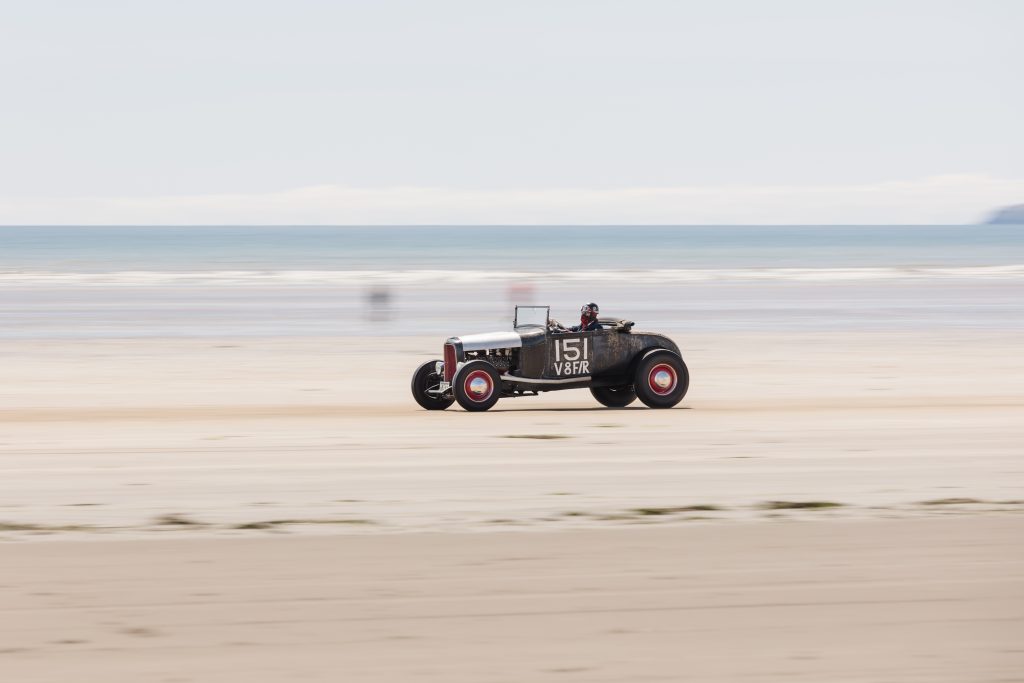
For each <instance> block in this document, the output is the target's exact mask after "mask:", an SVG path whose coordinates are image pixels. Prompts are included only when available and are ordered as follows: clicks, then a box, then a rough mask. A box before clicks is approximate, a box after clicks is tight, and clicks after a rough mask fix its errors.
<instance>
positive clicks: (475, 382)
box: [462, 370, 494, 403]
mask: <svg viewBox="0 0 1024 683" xmlns="http://www.w3.org/2000/svg"><path fill="white" fill-rule="evenodd" d="M462 389H463V391H464V392H465V394H466V396H468V397H469V400H470V401H473V402H474V403H482V402H484V401H486V400H487V399H489V398H490V397H491V394H493V393H494V382H493V381H492V380H491V375H490V373H488V372H487V371H486V370H474V371H473V372H471V373H469V374H468V375H466V379H465V380H463V382H462Z"/></svg>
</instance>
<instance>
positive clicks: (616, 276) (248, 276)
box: [0, 264, 1024, 287]
mask: <svg viewBox="0 0 1024 683" xmlns="http://www.w3.org/2000/svg"><path fill="white" fill-rule="evenodd" d="M925 279H959V280H1020V279H1024V264H1021V265H1002V266H961V267H874V268H734V269H713V268H709V269H644V270H630V269H609V270H598V269H590V270H567V271H550V272H540V271H516V270H505V271H501V270H217V271H192V272H188V271H179V272H169V271H151V270H147V271H116V272H96V273H87V272H82V273H57V272H43V271H39V272H28V271H14V272H0V285H3V286H11V285H22V286H50V287H60V286H72V285H74V286H83V285H84V286H165V285H205V286H266V287H275V286H323V285H329V286H339V287H355V286H365V285H368V284H392V285H435V286H444V285H466V284H487V283H494V284H505V283H508V282H538V283H541V282H544V283H550V282H583V283H586V282H593V281H595V280H604V281H607V280H617V281H621V282H624V283H626V282H628V283H633V284H652V285H655V284H672V283H699V282H741V281H781V282H787V281H788V282H856V281H872V280H925Z"/></svg>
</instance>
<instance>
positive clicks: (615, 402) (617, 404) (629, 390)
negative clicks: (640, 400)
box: [590, 384, 636, 408]
mask: <svg viewBox="0 0 1024 683" xmlns="http://www.w3.org/2000/svg"><path fill="white" fill-rule="evenodd" d="M590 393H591V394H593V395H594V398H596V399H597V402H598V403H600V404H601V405H603V406H608V407H609V408H625V407H626V406H628V405H629V404H630V403H632V402H633V401H635V400H636V392H635V391H634V390H633V387H632V385H629V384H627V385H626V386H624V387H591V388H590Z"/></svg>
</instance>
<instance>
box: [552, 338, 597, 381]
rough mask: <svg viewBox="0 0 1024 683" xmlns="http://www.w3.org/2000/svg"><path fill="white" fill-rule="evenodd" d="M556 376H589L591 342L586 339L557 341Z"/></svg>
mask: <svg viewBox="0 0 1024 683" xmlns="http://www.w3.org/2000/svg"><path fill="white" fill-rule="evenodd" d="M555 374H556V375H566V376H569V375H589V374H590V340H589V339H587V338H586V337H584V338H582V339H581V338H579V337H577V338H576V339H556V340H555Z"/></svg>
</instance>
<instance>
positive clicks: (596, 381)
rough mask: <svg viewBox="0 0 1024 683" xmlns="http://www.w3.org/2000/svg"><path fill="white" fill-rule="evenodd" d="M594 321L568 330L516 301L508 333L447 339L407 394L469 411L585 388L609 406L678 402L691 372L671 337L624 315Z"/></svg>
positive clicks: (427, 404)
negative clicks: (642, 328)
mask: <svg viewBox="0 0 1024 683" xmlns="http://www.w3.org/2000/svg"><path fill="white" fill-rule="evenodd" d="M600 322H601V324H602V326H603V328H604V329H600V330H593V331H589V332H572V331H569V330H567V329H565V328H564V327H562V326H561V325H560V324H559V323H558V322H557V321H554V320H552V319H551V318H550V307H548V306H516V312H515V318H514V320H513V323H512V326H513V329H512V331H511V332H491V333H487V334H471V335H466V336H463V337H451V338H449V339H448V340H447V341H446V342H445V344H444V359H443V360H430V361H427V362H426V363H424V364H422V365H421V366H420V367H419V368H417V370H416V372H415V373H414V374H413V376H412V395H413V397H414V398H415V399H416V402H417V403H419V404H420V405H421V406H422V407H424V408H426V409H427V410H444V409H445V408H447V407H448V406H450V405H451V404H452V403H454V402H456V401H458V402H459V405H460V406H462V407H463V408H465V409H466V410H472V411H478V410H487V409H489V408H491V407H492V406H494V404H495V403H497V402H498V399H499V398H511V397H514V396H537V395H538V394H540V393H541V392H544V391H557V390H561V389H581V388H584V387H586V388H588V389H590V393H591V394H593V395H594V398H596V399H597V400H598V402H600V403H601V404H603V405H606V406H609V407H611V408H622V407H625V406H627V405H629V404H630V403H632V402H633V401H634V400H636V399H637V398H639V399H640V400H641V401H642V402H643V403H644V404H646V405H647V406H648V407H650V408H671V407H672V406H674V405H676V404H677V403H679V401H681V400H682V398H683V396H685V395H686V390H687V388H688V387H689V383H690V375H689V372H688V371H687V369H686V364H685V363H683V358H682V356H681V354H680V353H679V347H678V346H676V345H675V343H673V342H672V340H671V339H669V338H668V337H665V336H664V335H661V334H654V333H650V332H634V331H633V323H632V322H630V321H628V320H619V319H616V318H601V319H600Z"/></svg>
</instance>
